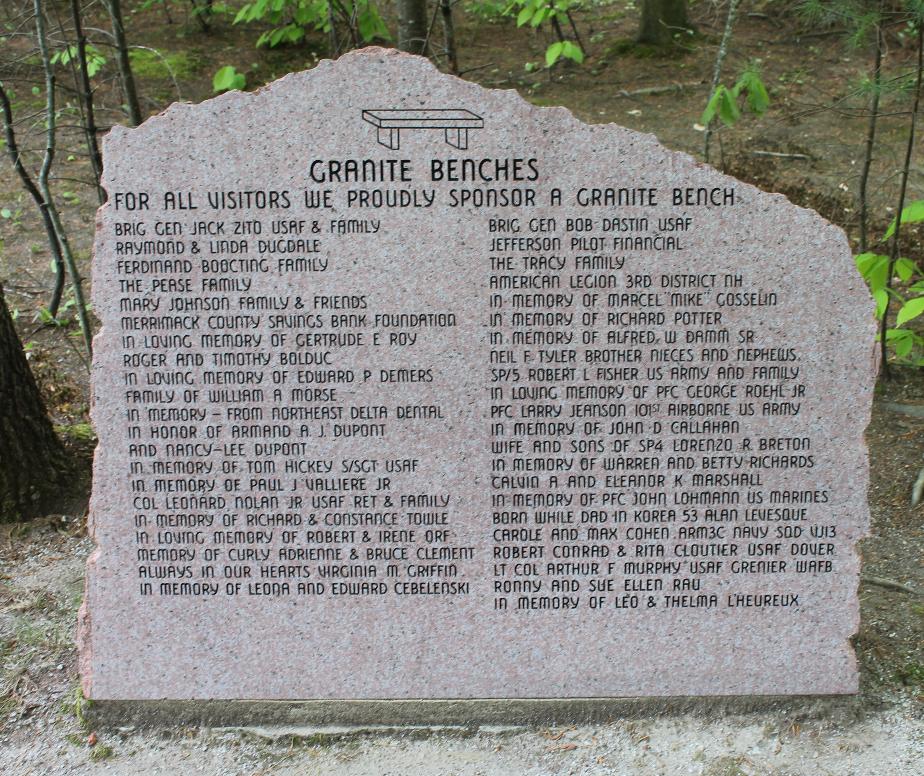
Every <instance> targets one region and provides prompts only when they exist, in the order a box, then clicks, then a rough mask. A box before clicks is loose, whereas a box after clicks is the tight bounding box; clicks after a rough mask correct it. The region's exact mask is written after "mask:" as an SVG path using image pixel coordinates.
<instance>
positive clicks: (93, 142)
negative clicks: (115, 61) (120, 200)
mask: <svg viewBox="0 0 924 776" xmlns="http://www.w3.org/2000/svg"><path fill="white" fill-rule="evenodd" d="M80 14H81V10H80V0H71V20H72V21H73V22H74V36H75V37H76V38H77V73H78V74H79V76H80V78H79V82H78V97H79V99H80V101H81V102H82V103H83V120H84V127H83V129H84V133H85V134H86V136H87V151H88V152H89V154H90V165H91V166H92V167H93V177H94V178H95V179H96V195H97V198H98V199H99V203H100V204H101V205H102V204H103V203H104V202H105V201H106V192H105V191H104V190H103V186H102V183H101V181H102V178H103V155H102V154H101V153H100V150H99V141H98V140H97V137H96V136H97V133H98V132H99V130H98V129H97V128H96V114H95V111H94V106H93V85H92V84H91V83H90V72H89V70H88V69H87V36H86V35H85V34H84V32H83V20H82V19H81V16H80Z"/></svg>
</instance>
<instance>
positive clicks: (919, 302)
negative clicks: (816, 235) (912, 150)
mask: <svg viewBox="0 0 924 776" xmlns="http://www.w3.org/2000/svg"><path fill="white" fill-rule="evenodd" d="M900 219H901V223H903V224H913V223H919V222H921V221H924V199H922V200H917V201H915V202H912V203H911V204H909V205H908V206H907V207H905V208H904V209H903V210H902V212H901V216H900ZM898 222H899V219H898V218H895V219H893V220H892V223H891V224H890V225H889V228H888V229H887V230H886V232H885V234H884V235H883V236H882V239H881V240H880V241H879V243H877V244H879V245H881V244H883V243H885V242H886V241H887V240H889V239H890V238H891V237H892V235H893V234H895V227H896V225H897V224H898ZM854 261H856V264H857V269H858V270H859V271H860V274H861V275H862V276H863V279H864V280H865V281H866V282H867V284H868V285H869V290H870V292H871V293H872V295H873V299H874V300H875V301H876V317H877V318H878V319H880V320H881V319H882V316H883V315H884V314H885V310H886V305H887V303H888V300H889V299H890V298H891V299H893V300H894V301H896V302H897V303H898V305H899V308H898V314H897V315H896V317H895V326H894V327H890V328H887V329H886V332H885V337H886V344H887V345H888V346H889V347H890V348H891V349H892V351H893V353H894V354H895V358H896V360H897V361H898V362H899V363H903V364H912V365H915V366H924V337H922V336H921V335H920V334H919V333H918V332H916V331H914V330H913V329H910V328H908V327H907V326H906V324H908V323H910V322H911V321H913V320H914V319H915V318H918V317H919V316H921V315H922V314H924V273H922V272H921V268H920V267H919V266H918V265H917V264H915V262H913V261H912V260H911V259H907V258H903V257H899V258H898V259H896V260H895V262H894V264H892V262H891V259H890V258H889V257H888V256H885V255H883V254H880V253H875V252H873V251H867V252H866V253H861V254H859V255H858V256H855V257H854ZM890 264H892V266H891V270H892V271H891V273H890V272H889V269H890ZM890 274H892V276H893V277H897V278H898V280H900V281H901V282H902V283H903V284H905V285H906V287H907V288H906V291H905V293H904V294H903V293H901V292H899V291H897V290H896V289H894V288H892V287H891V284H890V283H889V275H890Z"/></svg>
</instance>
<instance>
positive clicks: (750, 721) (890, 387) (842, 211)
mask: <svg viewBox="0 0 924 776" xmlns="http://www.w3.org/2000/svg"><path fill="white" fill-rule="evenodd" d="M125 5H126V8H128V9H129V10H131V11H132V13H130V14H129V17H128V19H127V20H126V26H127V29H128V34H129V38H130V39H131V38H132V36H133V34H134V35H135V36H136V38H137V39H138V40H134V41H130V42H138V43H143V44H144V46H146V47H148V49H139V50H138V52H136V53H137V57H138V58H137V60H136V70H137V73H138V76H139V87H140V91H141V93H142V95H143V103H144V109H145V111H147V112H149V113H153V112H156V111H158V110H160V109H162V108H163V107H165V106H166V105H167V104H169V103H170V102H171V101H173V100H176V99H178V98H180V99H185V100H201V99H205V98H207V97H209V96H211V76H212V74H213V73H214V72H215V70H216V69H217V68H218V67H220V66H222V65H225V64H233V65H235V66H236V67H237V69H238V70H240V71H242V72H246V74H247V80H248V87H249V88H250V87H254V86H257V85H259V84H261V83H265V82H268V81H270V80H273V78H275V77H278V76H281V75H283V74H284V73H285V72H288V71H289V70H293V69H301V68H303V67H310V66H312V65H313V64H314V63H315V62H316V61H317V59H318V57H319V56H321V55H323V48H322V42H321V41H320V39H318V40H316V41H312V40H309V41H308V42H307V44H306V45H303V46H299V47H295V48H289V49H284V50H278V51H264V50H259V51H258V50H256V49H254V48H253V41H254V39H255V37H256V34H257V33H256V32H255V30H254V28H252V27H251V28H242V27H232V26H231V24H230V20H229V19H227V18H225V17H221V18H219V19H218V20H217V21H216V23H215V26H214V27H215V28H214V29H213V31H212V32H211V33H209V34H205V33H203V32H201V31H200V30H198V28H197V27H196V26H195V25H194V24H192V23H191V22H190V20H189V19H187V18H185V16H184V14H185V11H184V10H183V9H184V8H185V6H184V5H181V4H178V3H175V2H174V3H170V4H169V5H168V7H169V8H170V9H171V17H170V21H169V22H168V20H167V16H166V14H165V12H164V10H163V4H162V3H143V2H141V1H140V0H139V2H137V3H136V2H126V3H125ZM145 6H147V7H146V9H143V8H144V7H145ZM502 6H503V3H500V2H493V0H472V1H471V2H466V3H464V13H462V14H461V15H460V17H459V28H458V38H459V49H460V60H461V61H460V64H461V68H462V70H463V71H467V72H465V73H464V77H466V78H468V79H471V80H474V81H477V82H479V83H482V84H483V85H485V86H489V87H498V88H514V89H517V90H518V91H519V92H520V93H521V94H523V95H524V97H526V98H527V99H529V100H531V101H532V102H534V103H536V104H539V105H559V104H561V105H565V106H567V107H569V108H570V109H571V110H572V111H573V112H574V113H575V114H576V115H577V116H578V117H580V118H581V119H583V120H585V121H589V122H610V121H612V122H616V123H619V124H622V125H624V126H628V127H630V128H633V129H639V130H642V131H647V132H653V133H654V134H656V135H657V136H658V138H659V139H660V140H661V141H662V142H663V143H664V144H665V145H667V146H668V147H670V148H673V149H678V150H682V151H686V152H688V153H692V154H694V155H697V156H701V152H702V143H703V134H702V132H701V131H700V129H698V128H697V126H696V125H697V123H698V121H699V116H700V115H701V113H702V110H703V107H704V104H705V102H706V99H707V97H708V88H709V87H708V84H709V80H710V78H711V70H712V62H713V59H714V56H715V48H716V42H717V40H718V36H719V34H720V31H721V25H722V24H723V22H724V7H723V6H719V5H717V4H714V3H712V2H694V3H693V4H692V11H693V16H694V20H695V21H696V25H697V34H696V35H695V36H691V38H690V40H689V41H686V42H685V43H684V46H683V48H681V49H680V50H675V51H673V52H670V53H665V52H656V51H650V50H639V49H638V48H636V47H633V46H632V45H631V44H630V43H629V41H630V40H631V36H632V34H633V32H634V27H635V25H636V23H637V14H638V11H637V8H636V7H635V5H634V4H633V3H632V2H631V0H619V1H618V2H610V1H609V0H604V1H603V2H594V3H589V4H587V6H586V7H585V9H584V10H583V11H581V12H580V13H579V14H578V15H577V23H578V27H579V29H580V31H581V32H582V35H583V36H584V38H585V41H586V42H587V47H588V49H589V54H590V56H589V57H588V60H587V62H586V63H585V64H584V65H583V66H582V67H564V68H559V69H557V70H556V71H555V73H553V74H552V75H551V76H550V75H549V74H548V73H547V72H545V71H542V70H541V69H539V70H533V69H532V68H527V64H528V63H538V62H541V60H542V56H543V52H544V50H545V47H546V45H547V44H548V42H549V39H548V38H547V37H546V34H545V33H544V32H542V31H540V32H533V31H529V30H521V29H517V28H516V27H515V26H513V25H512V24H511V23H510V22H509V21H506V22H504V21H502V20H501V19H500V18H499V15H498V8H499V7H502ZM794 7H795V6H794V5H792V4H789V5H787V4H785V3H783V4H776V3H769V2H764V3H759V2H758V3H750V4H747V5H746V8H745V11H746V12H745V13H743V14H742V17H741V19H740V22H739V25H738V28H737V32H736V36H735V39H734V43H733V46H732V50H731V52H730V55H729V59H728V61H727V64H726V72H727V73H728V74H729V75H728V77H727V78H726V79H725V81H726V82H731V81H732V80H733V77H734V76H735V75H736V74H737V73H740V72H741V70H742V69H743V68H744V67H745V66H746V65H747V64H748V63H749V62H752V61H754V60H760V65H761V71H762V74H763V78H764V81H765V83H767V85H768V87H769V89H770V96H771V109H770V111H769V112H768V114H767V115H766V116H764V117H762V118H756V117H752V116H745V117H744V118H743V119H742V121H741V122H740V123H739V125H738V126H736V127H735V128H734V129H733V130H723V131H722V132H721V133H720V140H721V145H719V144H718V143H716V144H714V154H713V156H712V162H713V163H714V164H716V165H717V166H720V167H722V168H723V169H725V170H726V171H727V172H729V173H731V174H734V175H736V176H738V177H740V178H742V179H744V180H748V181H750V182H753V183H756V184H757V185H759V186H761V187H762V188H764V189H766V190H769V191H780V192H783V193H785V194H787V195H788V196H789V197H790V198H791V199H792V200H793V201H794V202H796V203H798V204H800V205H805V206H808V207H814V208H815V209H817V210H819V211H820V212H821V213H822V214H823V215H825V216H826V217H828V218H829V219H831V220H832V221H834V222H835V223H838V224H840V225H842V226H844V227H845V228H846V229H847V230H848V233H849V234H850V235H851V237H852V238H853V239H855V238H856V206H855V191H856V183H857V175H858V164H859V159H860V152H861V140H862V136H863V128H864V126H865V118H864V116H863V115H862V106H863V104H864V101H865V99H866V92H865V91H864V88H863V79H864V77H865V74H866V71H867V68H868V59H869V57H868V55H867V53H866V51H865V50H864V49H850V48H847V47H845V46H844V43H843V41H842V39H841V37H840V36H838V35H835V34H831V31H828V30H818V29H813V28H811V27H810V26H808V25H806V24H805V23H803V22H800V21H798V20H796V19H795V18H794V16H793V14H794V11H793V10H792V9H793V8H794ZM142 9H143V10H142ZM141 30H143V34H142V33H141V32H139V31H141ZM888 43H889V53H888V56H887V59H886V64H885V77H886V78H887V79H890V78H895V77H897V76H899V75H900V74H902V73H904V72H906V71H907V69H908V65H909V62H910V60H911V51H910V49H905V48H903V46H902V40H901V39H900V38H899V37H898V31H892V32H891V33H890V36H889V39H888ZM151 49H156V55H152V54H150V53H148V54H145V53H144V52H145V51H149V50H151ZM28 76H29V74H28V72H25V71H23V72H20V71H19V70H15V72H12V73H10V72H4V71H3V63H2V62H0V77H3V78H8V77H9V78H11V79H13V80H15V79H16V78H28ZM27 84H28V81H23V82H22V85H21V86H20V87H18V88H19V93H20V95H21V104H22V106H23V110H24V112H28V110H29V109H30V106H31V108H35V107H37V105H32V104H31V103H32V102H34V100H33V99H32V98H31V97H29V94H28V89H27V88H26V85H27ZM649 89H654V90H655V92H656V93H654V94H644V93H639V90H649ZM664 89H668V90H667V91H664ZM98 95H99V99H100V103H101V107H102V109H101V111H100V113H101V119H102V120H103V121H104V122H107V123H112V122H115V121H123V120H124V117H123V116H122V113H121V111H120V110H119V108H118V103H119V101H120V96H119V94H118V92H117V90H115V88H114V87H113V86H112V84H111V83H108V82H101V84H100V88H99V92H98ZM36 99H38V100H40V98H36ZM902 99H904V97H903V96H902V95H900V94H888V95H886V97H885V98H884V108H885V109H886V110H887V111H888V110H890V109H895V112H896V113H898V110H897V108H896V106H899V103H900V101H901V100H902ZM904 121H905V117H902V116H899V115H895V116H891V117H887V118H885V119H884V120H883V122H882V126H881V129H880V146H879V148H880V150H879V153H878V154H877V158H876V162H875V164H874V168H873V181H874V185H873V193H872V194H873V196H872V201H873V220H874V222H875V224H876V231H877V232H878V233H881V231H882V230H883V229H884V227H885V225H886V224H887V223H888V221H889V220H890V219H891V217H892V216H893V215H894V209H893V208H892V203H893V201H894V191H895V181H896V179H895V174H896V170H897V169H898V165H899V160H900V158H901V155H902V153H903V142H904V138H905V137H906V134H905V124H904ZM40 130H41V128H40V127H35V126H34V127H32V128H31V129H30V128H29V127H28V126H27V125H23V128H22V136H21V144H22V145H23V146H24V147H26V148H30V149H38V148H40V147H41V132H40ZM64 140H65V146H67V145H68V144H70V146H69V147H65V148H64V149H62V152H61V153H60V155H59V159H60V162H59V165H58V167H57V168H56V176H57V179H56V192H57V193H58V199H59V205H60V207H61V209H62V213H63V216H64V218H65V220H66V222H67V224H68V226H69V228H70V233H71V237H72V241H73V245H74V247H75V250H76V252H77V255H78V259H79V261H80V264H81V266H82V267H83V269H84V271H86V269H87V268H88V266H89V260H90V246H91V242H92V233H93V218H94V212H95V207H96V198H95V194H94V192H93V190H92V189H91V188H88V187H87V186H85V185H84V184H82V183H81V180H82V179H84V178H85V176H86V164H85V162H84V161H83V160H82V159H83V158H82V157H81V156H80V153H79V140H80V138H79V136H78V135H77V134H76V133H72V134H71V135H68V131H67V130H65V134H64ZM69 148H70V150H73V153H70V150H69ZM921 150H922V151H924V146H922V147H921ZM766 152H771V153H774V154H784V155H788V156H767V155H766ZM4 169H8V168H4ZM17 184H18V182H17V181H16V180H15V177H14V176H13V175H11V174H5V175H2V176H0V208H2V209H6V210H7V211H9V217H6V216H4V218H3V219H0V241H2V243H0V282H2V283H3V284H4V286H5V288H6V292H7V298H8V301H9V303H10V306H11V307H12V308H13V309H14V312H15V313H16V314H17V315H18V318H17V325H18V327H19V331H20V334H21V336H22V339H23V341H24V343H25V344H26V348H27V352H28V355H29V357H30V360H31V362H32V364H33V368H34V371H35V373H36V375H37V378H38V380H39V383H40V386H41V388H42V391H43V393H44V395H45V397H46V400H47V402H48V405H49V408H50V411H51V413H52V416H53V418H54V420H55V422H56V424H57V427H58V429H59V431H60V432H61V433H62V436H63V437H64V438H65V439H66V441H67V443H68V445H69V446H70V449H71V450H72V451H73V452H74V455H75V456H76V457H77V458H78V459H79V460H81V461H83V462H84V466H83V475H82V476H81V477H79V478H78V479H77V481H75V484H74V492H73V493H72V494H69V495H70V496H71V498H70V502H71V503H70V504H69V505H68V506H67V509H66V510H65V511H66V514H63V515H53V516H49V517H48V518H46V519H43V520H39V521H35V522H33V523H31V524H28V525H25V526H12V525H6V526H3V525H0V773H2V774H10V775H11V776H19V775H20V774H23V775H25V774H35V775H36V776H39V775H41V776H44V775H45V774H84V773H87V774H90V773H112V774H126V775H128V774H133V775H134V774H155V773H160V774H187V773H203V774H207V775H209V776H213V775H214V776H219V774H220V775H221V776H225V775H228V776H230V775H231V774H248V775H249V774H295V773H298V774H302V773H305V774H314V773H317V774H325V775H326V774H357V775H358V774H375V776H384V775H385V774H401V775H402V776H404V775H405V774H421V775H423V774H431V773H432V774H440V775H441V776H446V775H447V774H460V775H461V774H485V775H488V774H537V775H539V774H626V776H629V775H630V774H631V775H632V776H636V775H638V776H646V775H647V774H651V775H652V776H655V775H656V774H657V775H658V776H660V775H662V774H664V775H673V774H678V775H679V774H696V775H697V776H751V775H754V776H757V775H760V776H764V775H767V776H769V775H770V774H777V775H779V776H798V775H801V774H806V775H808V774H813V775H814V774H826V775H831V776H848V775H849V774H855V775H856V776H877V775H878V774H882V776H886V775H887V774H888V775H889V776H892V775H893V774H894V775H896V776H916V775H918V774H924V595H922V592H924V541H922V539H924V507H918V508H917V510H912V509H911V508H910V505H909V493H910V487H911V483H912V482H913V480H914V478H915V476H916V474H917V472H918V470H919V469H920V468H921V466H924V374H922V372H921V371H920V370H914V369H910V368H909V369H900V370H898V379H896V380H894V381H891V382H888V383H884V384H883V385H882V386H880V390H879V391H878V392H877V399H876V404H875V408H874V414H873V422H872V424H871V426H870V428H869V430H868V435H867V436H868V440H869V444H870V459H871V467H872V482H871V487H870V504H871V507H872V518H873V522H872V535H871V537H870V538H869V539H868V540H866V541H865V542H864V543H863V546H862V552H863V558H864V571H863V575H864V581H863V582H862V584H861V588H860V596H861V612H862V621H861V627H860V632H859V633H858V635H857V636H856V639H855V645H856V649H857V654H858V658H859V661H860V666H861V684H862V691H861V695H860V696H859V698H858V699H857V700H856V701H855V702H853V703H850V704H847V705H846V706H844V707H843V708H840V709H839V710H835V711H833V712H830V713H826V714H821V715H811V714H808V713H801V712H793V713H788V714H780V713H764V714H748V715H741V716H737V717H728V718H722V719H710V718H708V717H707V716H703V715H699V716H691V715H678V716H669V717H665V718H654V717H652V718H647V719H640V720H633V721H627V720H615V721H613V722H610V723H607V724H601V725H595V726H580V727H576V728H569V729H556V730H547V729H521V728H511V729H499V728H482V729H466V730H459V729H443V730H435V731H434V730H405V731H403V732H399V733H394V732H392V733H389V734H387V735H386V734H382V733H381V732H380V733H377V734H376V733H372V732H366V733H362V732H358V731H336V730H310V731H308V730H271V731H267V730H257V729H252V730H224V731H222V730H207V729H180V730H169V731H167V730H140V729H138V730H136V729H105V730H94V729H93V726H92V725H91V724H89V723H88V721H87V717H86V714H87V709H86V706H85V704H84V702H83V701H82V700H81V698H80V695H79V692H78V684H77V676H76V668H75V652H74V646H73V628H74V620H75V615H76V611H77V607H78V606H79V602H80V598H81V593H82V585H83V563H84V560H85V558H86V555H87V554H88V552H89V550H90V546H89V542H88V540H87V539H86V536H85V532H84V521H85V509H86V493H87V487H88V481H89V475H88V462H89V456H90V454H91V452H92V448H93V445H94V441H95V440H94V437H93V433H92V429H91V428H90V427H89V425H88V423H87V408H88V402H89V388H88V373H87V369H86V365H85V363H84V361H83V359H82V357H81V355H80V341H79V334H78V332H77V330H76V325H75V324H74V322H73V320H71V319H70V317H71V313H70V312H67V313H66V314H65V316H64V323H63V325H60V326H48V325H45V324H43V323H42V322H41V318H40V310H41V309H42V307H43V306H44V305H45V304H47V300H48V298H49V295H50V287H51V275H50V272H49V269H48V256H47V252H46V251H45V249H44V242H43V238H42V232H41V228H40V221H39V219H38V216H37V214H36V213H35V212H34V209H33V208H32V206H31V203H30V202H29V201H28V199H27V198H26V197H25V196H24V195H23V193H22V192H21V191H20V189H19V188H18V185H17ZM909 184H910V189H911V191H910V196H911V197H917V198H920V197H924V153H921V152H919V153H918V156H917V159H916V160H915V165H914V167H913V169H912V174H911V177H910V181H909ZM921 234H922V233H921V230H917V231H915V230H909V233H908V236H907V238H906V241H905V245H904V250H905V251H906V253H907V255H909V256H911V257H912V258H916V259H919V260H920V259H924V248H922V241H921Z"/></svg>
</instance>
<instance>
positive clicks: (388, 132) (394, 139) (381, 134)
mask: <svg viewBox="0 0 924 776" xmlns="http://www.w3.org/2000/svg"><path fill="white" fill-rule="evenodd" d="M378 139H379V143H381V144H382V145H383V146H385V147H386V148H390V149H391V150H392V151H397V150H398V149H399V148H400V147H401V130H399V129H386V128H385V127H379V130H378Z"/></svg>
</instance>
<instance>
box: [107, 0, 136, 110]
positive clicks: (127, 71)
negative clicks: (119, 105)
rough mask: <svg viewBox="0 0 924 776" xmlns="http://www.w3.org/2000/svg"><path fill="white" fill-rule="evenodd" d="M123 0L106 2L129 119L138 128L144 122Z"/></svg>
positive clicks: (108, 0)
mask: <svg viewBox="0 0 924 776" xmlns="http://www.w3.org/2000/svg"><path fill="white" fill-rule="evenodd" d="M121 3H122V0H106V7H107V8H108V10H109V18H110V19H111V20H112V36H113V38H115V44H116V46H115V48H116V61H117V63H118V65H119V80H120V81H121V82H122V91H123V92H124V93H125V105H126V107H127V108H128V118H129V120H130V121H131V123H132V126H135V127H137V126H138V125H139V124H140V123H141V122H142V120H143V119H142V117H141V106H140V104H139V103H138V91H137V89H135V75H134V73H132V63H131V60H130V59H129V58H128V43H127V42H126V40H125V25H124V24H123V23H122V4H121Z"/></svg>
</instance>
